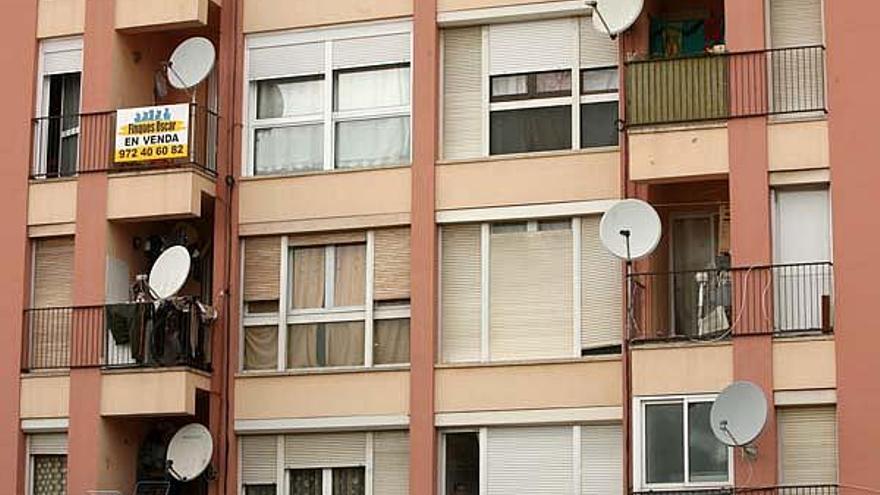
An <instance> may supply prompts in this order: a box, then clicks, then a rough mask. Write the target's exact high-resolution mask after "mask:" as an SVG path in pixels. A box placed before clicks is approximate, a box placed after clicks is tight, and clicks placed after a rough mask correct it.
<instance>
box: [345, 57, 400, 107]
mask: <svg viewBox="0 0 880 495" xmlns="http://www.w3.org/2000/svg"><path fill="white" fill-rule="evenodd" d="M409 101H410V87H409V67H395V68H390V69H380V70H371V71H352V72H340V73H339V74H338V75H337V76H336V110H337V111H341V112H344V111H349V110H364V109H370V108H384V107H399V106H404V105H409Z"/></svg>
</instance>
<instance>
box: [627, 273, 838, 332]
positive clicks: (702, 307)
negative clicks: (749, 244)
mask: <svg viewBox="0 0 880 495" xmlns="http://www.w3.org/2000/svg"><path fill="white" fill-rule="evenodd" d="M630 281H631V283H632V286H631V287H632V288H631V290H632V304H631V308H630V326H629V328H630V339H631V340H635V341H661V340H701V341H705V340H720V339H725V338H728V337H731V336H734V337H735V336H742V335H792V334H801V333H831V332H832V331H833V307H832V302H833V288H834V287H833V286H834V283H833V266H832V264H831V263H826V262H822V263H802V264H790V265H771V266H753V267H741V268H730V269H711V270H693V271H678V272H661V273H635V274H632V275H630Z"/></svg>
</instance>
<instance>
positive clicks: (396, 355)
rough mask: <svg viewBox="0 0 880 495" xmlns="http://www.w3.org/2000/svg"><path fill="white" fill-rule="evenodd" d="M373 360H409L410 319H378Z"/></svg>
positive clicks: (393, 361)
mask: <svg viewBox="0 0 880 495" xmlns="http://www.w3.org/2000/svg"><path fill="white" fill-rule="evenodd" d="M374 330H375V339H374V344H373V346H374V349H373V360H374V361H375V363H376V364H404V363H408V362H409V319H408V318H406V319H398V320H376V322H375V324H374Z"/></svg>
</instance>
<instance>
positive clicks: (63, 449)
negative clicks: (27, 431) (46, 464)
mask: <svg viewBox="0 0 880 495" xmlns="http://www.w3.org/2000/svg"><path fill="white" fill-rule="evenodd" d="M28 440H29V445H28V449H29V453H30V455H64V454H67V433H40V434H34V435H28Z"/></svg>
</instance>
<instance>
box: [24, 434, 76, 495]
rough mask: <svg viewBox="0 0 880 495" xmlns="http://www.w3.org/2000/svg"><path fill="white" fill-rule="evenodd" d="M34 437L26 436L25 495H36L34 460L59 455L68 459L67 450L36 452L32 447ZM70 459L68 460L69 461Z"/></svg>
mask: <svg viewBox="0 0 880 495" xmlns="http://www.w3.org/2000/svg"><path fill="white" fill-rule="evenodd" d="M32 437H33V435H32V434H28V435H26V441H25V459H27V465H26V466H25V488H24V490H25V495H34V458H35V457H37V456H42V455H58V456H62V455H63V456H65V457H67V450H66V449H57V450H52V451H49V450H46V451H44V452H34V451H33V448H32V447H31V439H32ZM69 460H70V459H68V461H69Z"/></svg>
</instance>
